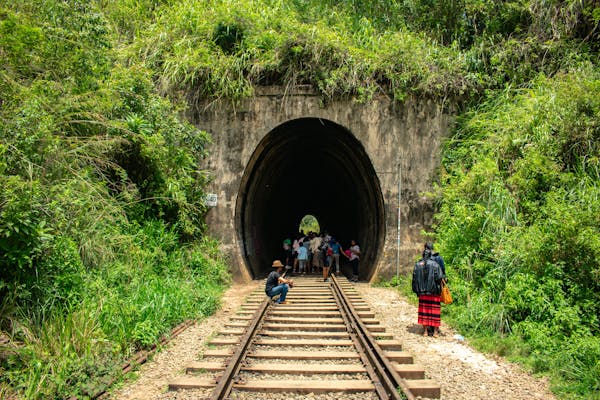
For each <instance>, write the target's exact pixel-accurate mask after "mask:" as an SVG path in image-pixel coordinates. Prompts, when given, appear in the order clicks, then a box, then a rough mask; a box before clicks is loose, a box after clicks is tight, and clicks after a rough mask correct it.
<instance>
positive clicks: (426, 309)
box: [418, 294, 441, 326]
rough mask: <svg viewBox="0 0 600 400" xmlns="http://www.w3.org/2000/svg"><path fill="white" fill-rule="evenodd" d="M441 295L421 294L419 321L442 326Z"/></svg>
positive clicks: (428, 324)
mask: <svg viewBox="0 0 600 400" xmlns="http://www.w3.org/2000/svg"><path fill="white" fill-rule="evenodd" d="M440 316H441V307H440V296H439V295H438V296H434V295H429V294H423V295H421V296H419V320H418V323H419V324H421V325H427V326H440V323H441V317H440Z"/></svg>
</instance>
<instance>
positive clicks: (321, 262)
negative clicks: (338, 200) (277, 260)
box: [283, 232, 361, 282]
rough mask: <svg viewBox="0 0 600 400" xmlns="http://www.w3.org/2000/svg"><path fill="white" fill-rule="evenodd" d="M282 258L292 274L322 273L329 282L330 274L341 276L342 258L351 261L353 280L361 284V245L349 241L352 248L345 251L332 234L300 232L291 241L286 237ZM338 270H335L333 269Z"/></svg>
mask: <svg viewBox="0 0 600 400" xmlns="http://www.w3.org/2000/svg"><path fill="white" fill-rule="evenodd" d="M283 252H284V254H283V259H284V260H285V266H286V268H287V269H290V270H292V273H293V274H312V273H318V272H321V273H322V274H323V281H327V280H328V279H329V272H330V270H331V272H334V271H335V273H336V274H340V256H344V257H346V258H347V259H348V260H349V263H350V266H351V267H352V277H351V278H350V280H351V281H353V282H357V281H358V263H359V260H360V256H361V252H360V246H359V245H358V242H357V241H356V240H354V239H352V240H351V241H350V246H349V247H348V249H347V250H344V249H343V247H342V245H341V244H340V243H339V242H338V241H337V240H336V239H335V238H334V237H332V236H331V235H330V234H329V233H327V232H322V233H316V232H309V233H308V234H303V233H302V232H299V233H298V234H297V235H296V236H295V238H294V241H293V242H292V240H291V239H289V238H286V239H285V240H284V241H283ZM333 268H335V270H334V269H333Z"/></svg>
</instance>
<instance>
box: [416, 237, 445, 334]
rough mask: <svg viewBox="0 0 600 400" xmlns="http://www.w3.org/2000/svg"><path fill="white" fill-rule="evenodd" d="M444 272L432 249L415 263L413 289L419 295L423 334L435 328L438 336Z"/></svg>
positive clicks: (424, 252)
mask: <svg viewBox="0 0 600 400" xmlns="http://www.w3.org/2000/svg"><path fill="white" fill-rule="evenodd" d="M442 279H444V274H443V273H442V270H441V268H440V266H439V264H438V263H437V262H435V261H434V260H433V259H432V258H431V250H430V249H427V248H426V249H425V250H424V251H423V258H421V259H420V260H419V261H417V262H416V263H415V268H414V270H413V278H412V290H413V292H415V293H416V294H417V296H419V317H418V323H419V324H420V325H423V336H427V335H428V329H429V327H430V326H431V327H432V328H433V336H437V334H438V332H439V327H440V323H441V318H440V315H441V308H440V293H441V282H442Z"/></svg>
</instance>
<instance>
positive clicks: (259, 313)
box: [169, 276, 440, 399]
mask: <svg viewBox="0 0 600 400" xmlns="http://www.w3.org/2000/svg"><path fill="white" fill-rule="evenodd" d="M294 281H295V285H294V288H293V289H291V290H290V291H289V292H288V297H287V299H288V300H289V304H286V305H283V304H273V303H272V302H271V301H270V300H269V299H268V298H267V297H266V296H265V294H264V290H263V288H262V287H259V288H258V289H257V290H256V291H255V292H253V293H252V294H251V295H250V296H249V297H248V299H247V300H246V303H245V304H244V305H243V306H242V309H241V310H240V311H239V312H238V313H237V314H236V315H235V316H233V317H232V318H231V319H230V321H229V322H228V323H227V324H225V326H224V327H223V328H222V329H221V331H220V332H219V334H218V336H216V337H215V338H213V339H211V340H210V342H209V346H210V347H211V348H210V349H209V350H207V351H205V352H204V354H203V357H202V359H201V361H198V362H195V363H192V364H190V365H188V366H187V368H186V375H185V376H184V377H181V378H179V379H176V380H174V381H172V382H170V384H169V390H193V391H194V397H196V398H207V399H265V398H275V397H274V394H276V393H284V394H285V395H284V397H282V398H305V397H304V396H307V395H308V394H310V398H311V399H313V398H314V399H318V398H320V397H319V396H321V397H322V398H335V399H343V398H348V399H355V398H356V399H358V398H360V399H401V398H405V399H414V398H417V397H421V398H439V397H440V386H439V385H438V384H437V383H436V382H434V381H432V380H429V379H425V371H424V370H423V368H422V367H421V366H419V365H416V364H414V363H413V357H412V355H410V354H408V353H406V352H404V351H402V343H401V342H399V341H397V340H394V337H393V334H392V333H389V332H386V330H385V327H383V326H382V325H381V324H380V323H379V321H378V320H376V319H375V315H374V314H373V313H372V312H371V311H370V309H369V306H368V304H367V303H366V302H365V301H364V300H362V298H361V297H360V295H359V294H358V293H357V292H356V290H355V289H354V287H353V285H352V284H351V283H350V282H349V281H348V280H347V279H345V278H340V277H335V276H334V277H332V282H331V283H325V282H323V280H322V279H319V278H316V277H299V278H295V279H294ZM328 396H329V397H328ZM331 396H333V397H331Z"/></svg>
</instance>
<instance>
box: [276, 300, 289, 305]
mask: <svg viewBox="0 0 600 400" xmlns="http://www.w3.org/2000/svg"><path fill="white" fill-rule="evenodd" d="M277 304H289V301H281V302H279V303H277Z"/></svg>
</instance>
